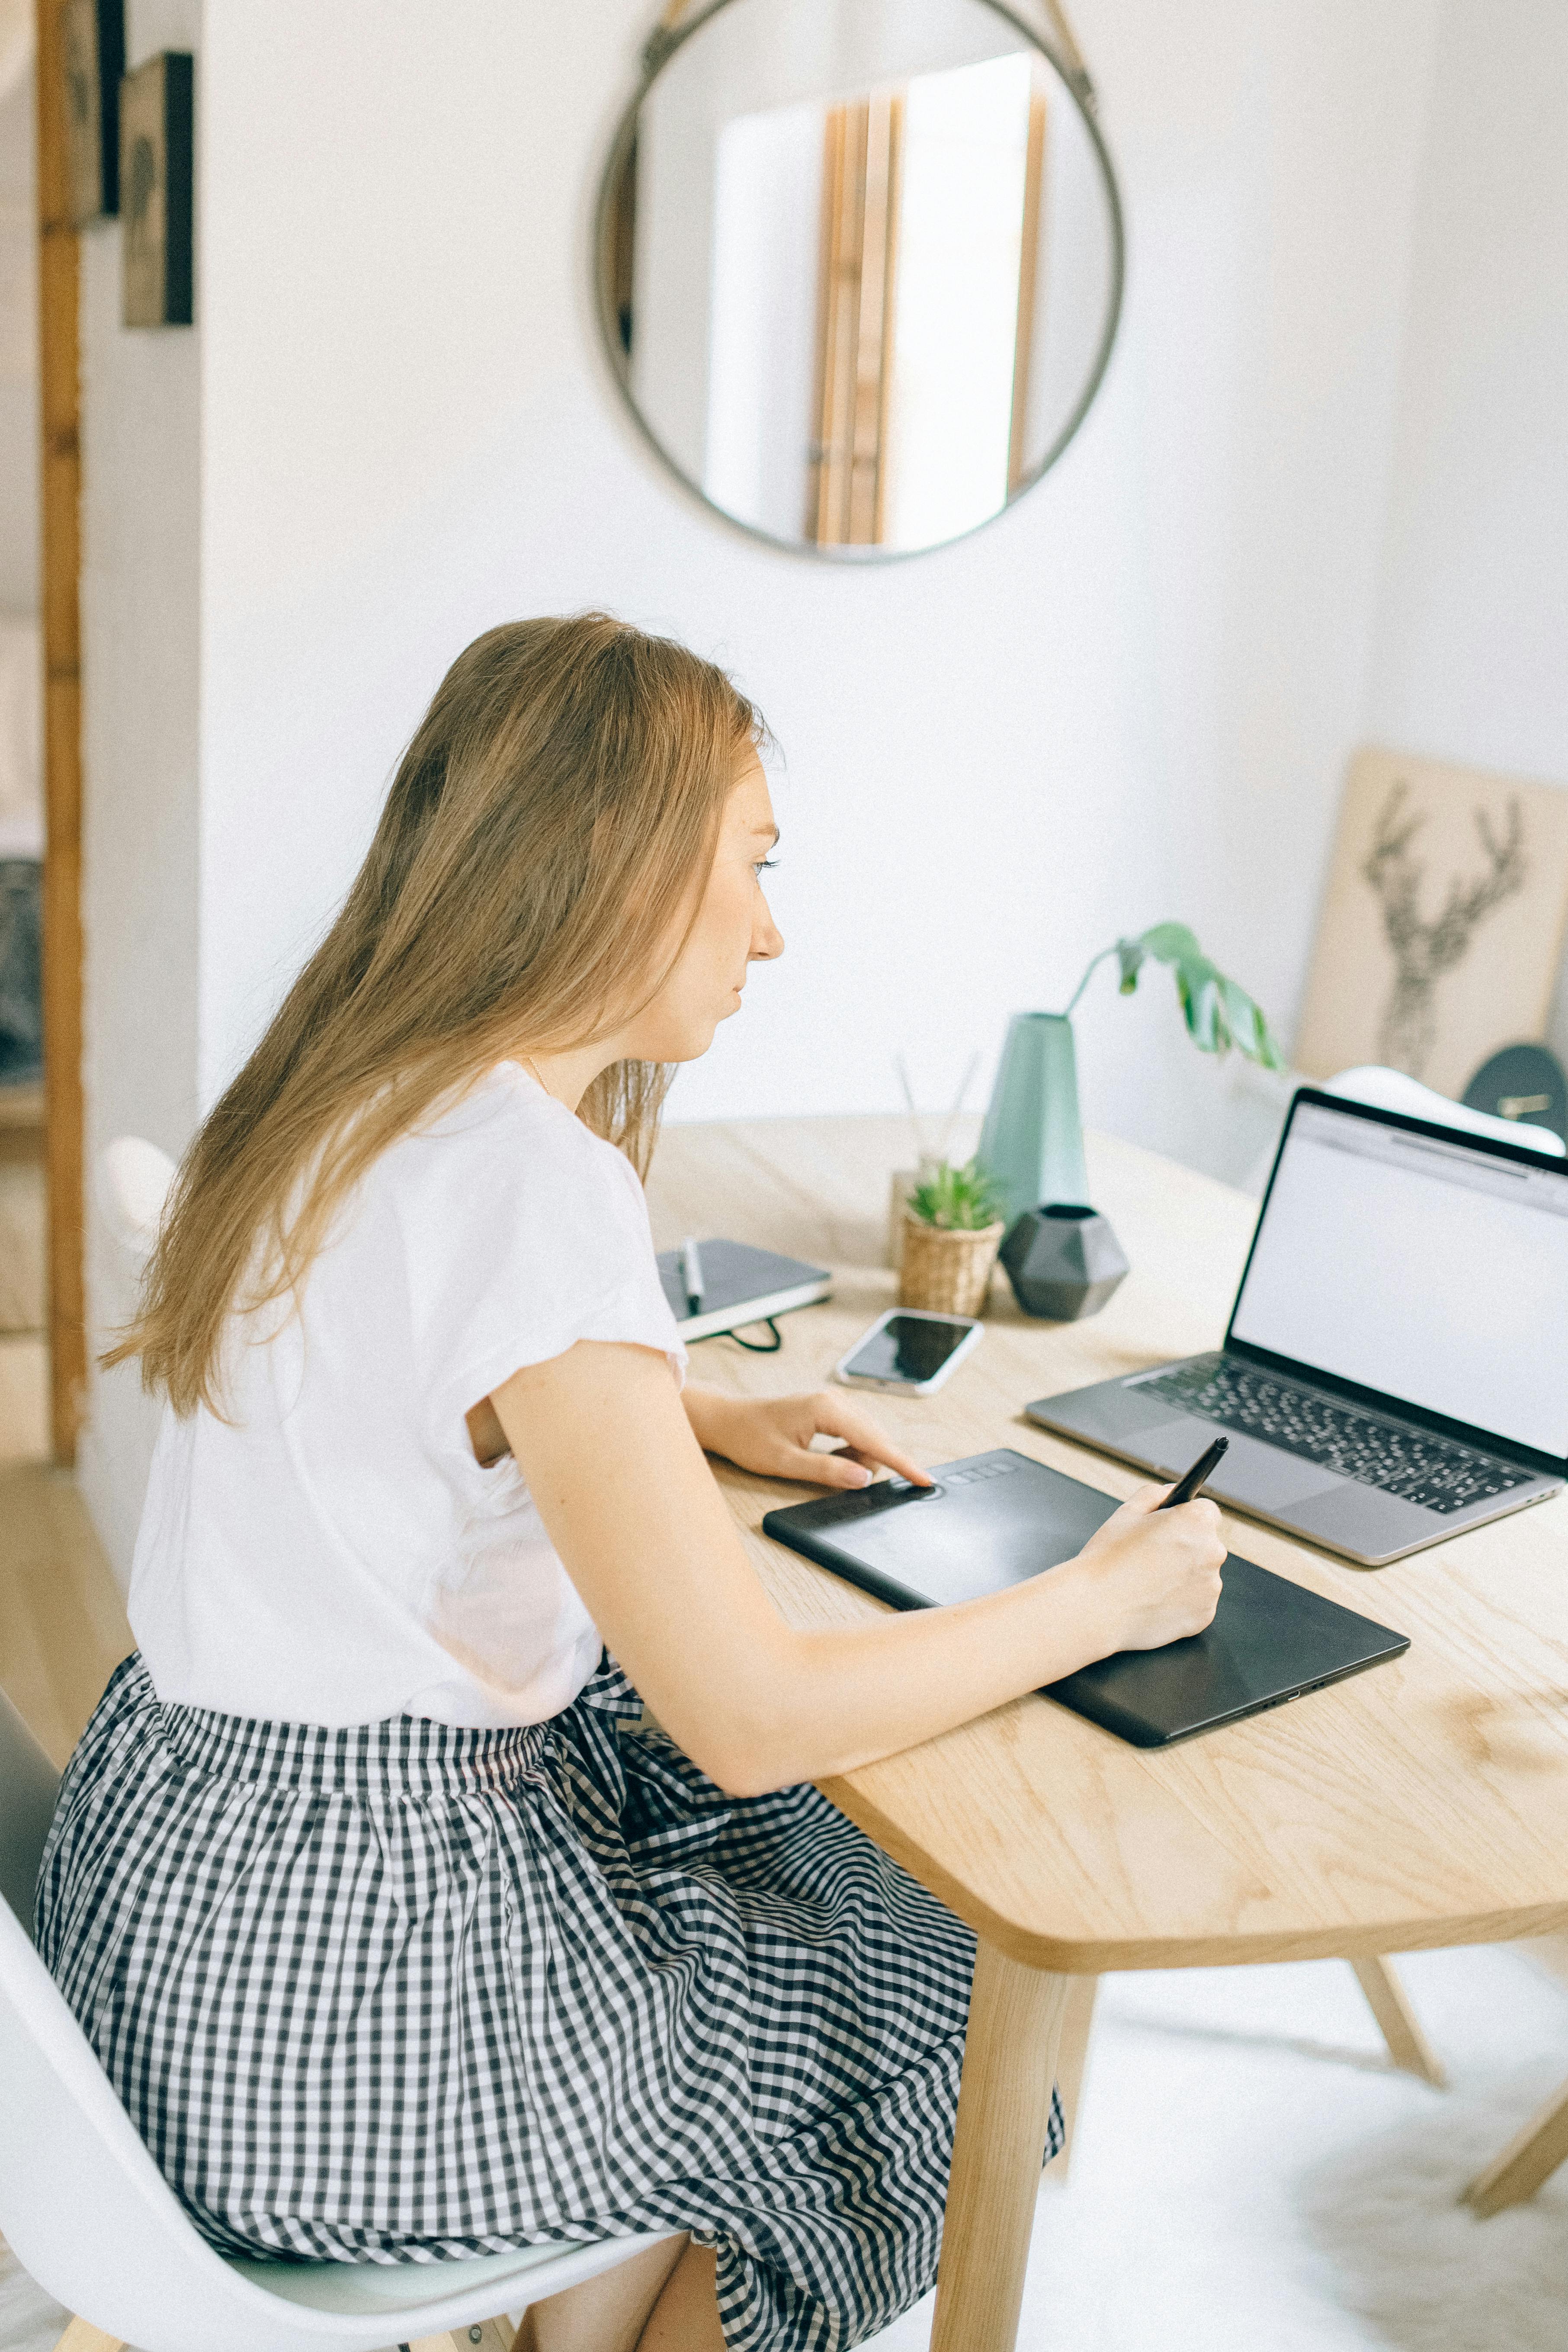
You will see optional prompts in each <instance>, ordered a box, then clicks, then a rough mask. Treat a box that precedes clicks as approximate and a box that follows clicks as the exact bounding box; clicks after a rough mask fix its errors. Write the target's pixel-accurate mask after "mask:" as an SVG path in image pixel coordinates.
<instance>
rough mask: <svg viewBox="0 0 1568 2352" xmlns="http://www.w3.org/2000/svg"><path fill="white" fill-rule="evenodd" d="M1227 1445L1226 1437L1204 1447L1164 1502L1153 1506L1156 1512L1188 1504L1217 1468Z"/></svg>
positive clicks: (1228, 1442) (1216, 1439)
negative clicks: (1180, 1504)
mask: <svg viewBox="0 0 1568 2352" xmlns="http://www.w3.org/2000/svg"><path fill="white" fill-rule="evenodd" d="M1229 1445H1230V1440H1229V1438H1228V1437H1216V1438H1215V1442H1214V1444H1212V1445H1205V1448H1204V1450H1203V1452H1202V1453H1201V1454H1199V1456H1198V1458H1197V1460H1196V1461H1195V1462H1194V1465H1193V1466H1192V1468H1191V1469H1190V1470H1189V1471H1188V1472H1187V1473H1186V1475H1185V1476H1184V1477H1181V1478H1178V1479H1177V1481H1176V1483H1175V1485H1174V1486H1173V1487H1172V1489H1171V1491H1170V1493H1169V1494H1168V1495H1167V1496H1166V1497H1165V1499H1164V1501H1163V1503H1157V1504H1156V1505H1155V1508H1156V1510H1161V1511H1173V1510H1174V1509H1175V1507H1176V1505H1177V1504H1178V1503H1190V1502H1191V1501H1192V1499H1193V1496H1194V1495H1195V1494H1197V1493H1198V1492H1199V1491H1200V1490H1201V1488H1202V1487H1203V1486H1204V1485H1205V1482H1206V1481H1207V1479H1208V1478H1209V1477H1210V1476H1211V1475H1212V1474H1213V1473H1214V1472H1215V1470H1217V1469H1218V1468H1219V1458H1220V1455H1221V1454H1224V1453H1226V1451H1227V1449H1228V1447H1229Z"/></svg>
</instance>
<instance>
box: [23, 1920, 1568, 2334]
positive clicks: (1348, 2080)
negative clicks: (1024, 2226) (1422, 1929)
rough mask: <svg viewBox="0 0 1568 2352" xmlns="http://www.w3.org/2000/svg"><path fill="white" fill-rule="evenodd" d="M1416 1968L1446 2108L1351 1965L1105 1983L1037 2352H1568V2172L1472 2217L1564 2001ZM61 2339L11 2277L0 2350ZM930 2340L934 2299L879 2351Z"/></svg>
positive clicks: (1485, 1963) (1041, 2296)
mask: <svg viewBox="0 0 1568 2352" xmlns="http://www.w3.org/2000/svg"><path fill="white" fill-rule="evenodd" d="M1400 1966H1401V1969H1402V1972H1403V1974H1404V1976H1405V1983H1406V1985H1407V1986H1408V1988H1409V1990H1410V1993H1411V1996H1412V1999H1413V2000H1414V2001H1415V2005H1416V2008H1417V2009H1418V2011H1420V2014H1421V2018H1422V2021H1423V2023H1424V2024H1425V2025H1426V2030H1427V2032H1428V2033H1429V2034H1430V2035H1431V2037H1432V2039H1433V2041H1434V2042H1436V2045H1437V2048H1438V2050H1439V2052H1440V2053H1441V2055H1442V2057H1443V2059H1444V2061H1445V2063H1447V2066H1448V2068H1449V2070H1450V2074H1451V2075H1452V2078H1453V2079H1452V2087H1451V2088H1450V2089H1449V2090H1447V2091H1444V2092H1437V2091H1432V2090H1429V2089H1427V2087H1426V2085H1425V2084H1421V2083H1417V2082H1415V2081H1413V2080H1411V2079H1410V2078H1409V2077H1408V2076H1406V2075H1401V2074H1394V2073H1392V2072H1391V2071H1390V2069H1389V2068H1388V2065H1387V2063H1386V2061H1385V2059H1384V2056H1383V2049H1382V2042H1381V2041H1380V2039H1379V2036H1378V2033H1377V2030H1376V2028H1375V2026H1373V2022H1372V2020H1371V2017H1370V2015H1369V2014H1368V2012H1367V2011H1366V2008H1365V2006H1364V2004H1363V2000H1362V1997H1361V1994H1360V1991H1359V1990H1358V1989H1357V1986H1356V1983H1355V1979H1354V1978H1353V1977H1352V1975H1351V1972H1350V1970H1349V1969H1348V1968H1345V1967H1343V1966H1342V1965H1340V1964H1338V1963H1334V1962H1329V1961H1321V1962H1315V1963H1312V1964H1310V1965H1305V1966H1292V1967H1287V1968H1272V1969H1226V1970H1219V1969H1214V1970H1209V1969H1204V1970H1193V1971H1188V1972H1184V1973H1182V1974H1179V1975H1169V1976H1146V1977H1123V1978H1121V1979H1113V1980H1111V1981H1110V1982H1108V1983H1107V1985H1106V1986H1105V1988H1104V1990H1103V1993H1102V1997H1101V2001H1100V2017H1099V2020H1098V2021H1097V2024H1096V2028H1095V2039H1094V2042H1093V2045H1092V2047H1091V2050H1090V2053H1089V2075H1088V2080H1087V2083H1086V2084H1085V2091H1084V2105H1083V2116H1082V2123H1081V2126H1080V2129H1079V2141H1078V2146H1077V2148H1076V2150H1075V2152H1074V2157H1073V2168H1072V2177H1071V2179H1070V2180H1069V2181H1068V2183H1067V2184H1066V2185H1065V2186H1064V2187H1059V2188H1058V2187H1054V2186H1051V2185H1049V2184H1047V2187H1046V2188H1045V2189H1044V2190H1043V2191H1042V2194H1041V2197H1040V2205H1039V2218H1038V2221H1037V2225H1036V2230H1035V2246H1034V2256H1033V2259H1032V2262H1031V2263H1030V2269H1029V2279H1028V2284H1027V2288H1026V2294H1025V2303H1024V2316H1023V2324H1022V2326H1021V2327H1020V2329H1019V2336H1018V2341H1019V2345H1020V2347H1023V2352H1362V2348H1363V2347H1383V2352H1564V2347H1568V2167H1564V2168H1563V2171H1562V2172H1561V2173H1559V2174H1558V2175H1557V2177H1556V2178H1555V2179H1553V2180H1552V2181H1550V2182H1549V2183H1548V2184H1547V2186H1546V2188H1545V2189H1543V2190H1542V2193H1541V2195H1540V2196H1539V2197H1538V2198H1537V2199H1536V2200H1534V2202H1533V2203H1532V2204H1531V2205H1529V2206H1526V2207H1521V2208H1519V2209H1517V2210H1514V2211H1512V2212H1509V2213H1502V2214H1500V2215H1499V2216H1498V2217H1497V2219H1496V2220H1494V2221H1476V2220H1475V2219H1474V2218H1473V2217H1472V2216H1471V2214H1470V2213H1469V2212H1468V2210H1465V2209H1464V2208H1462V2207H1460V2206H1458V2204H1457V2203H1456V2199H1457V2197H1458V2191H1459V2189H1461V2188H1462V2187H1463V2185H1464V2183H1465V2182H1466V2180H1467V2179H1469V2177H1470V2176H1471V2174H1473V2173H1474V2172H1476V2171H1477V2170H1479V2168H1480V2166H1481V2165H1482V2164H1483V2163H1484V2162H1485V2161H1486V2160H1487V2159H1488V2158H1489V2157H1491V2156H1493V2155H1495V2154H1496V2152H1497V2151H1498V2149H1499V2148H1500V2147H1502V2146H1503V2145H1504V2143H1505V2142H1506V2140H1507V2139H1508V2138H1509V2137H1510V2134H1511V2133H1512V2132H1513V2130H1514V2129H1515V2128H1516V2127H1517V2126H1518V2124H1519V2123H1520V2122H1521V2120H1522V2119H1523V2117H1524V2116H1526V2115H1527V2114H1528V2113H1529V2112H1530V2110H1531V2107H1532V2106H1534V2105H1538V2104H1539V2102H1540V2101H1541V2100H1542V2099H1543V2098H1544V2097H1545V2096H1546V2095H1547V2094H1548V2093H1549V2092H1550V2091H1551V2090H1552V2088H1554V2087H1555V2085H1556V2084H1559V2083H1560V2082H1562V2081H1563V2079H1564V2077H1568V1985H1565V1984H1563V1982H1562V1981H1561V1980H1559V1979H1556V1978H1554V1977H1552V1975H1551V1974H1550V1973H1548V1972H1547V1971H1546V1970H1545V1969H1543V1968H1542V1967H1541V1966H1540V1965H1539V1964H1538V1963H1537V1962H1536V1961H1535V1960H1534V1959H1533V1958H1528V1957H1526V1956H1525V1955H1524V1954H1522V1953H1521V1952H1520V1951H1518V1950H1516V1949H1512V1948H1491V1949H1482V1950H1473V1951H1460V1952H1436V1953H1428V1954H1425V1955H1418V1956H1416V1957H1415V1958H1409V1959H1406V1960H1404V1961H1402V1962H1401V1963H1400ZM3 2260H4V2257H3V2253H0V2263H3ZM59 2327H60V2319H59V2315H58V2312H57V2310H56V2309H55V2307H54V2306H53V2305H48V2304H47V2303H46V2302H45V2299H44V2298H43V2296H42V2295H41V2294H39V2292H38V2290H37V2288H36V2287H35V2286H34V2285H33V2284H32V2283H31V2281H30V2280H28V2279H26V2278H25V2277H23V2276H22V2275H21V2274H20V2273H16V2271H15V2270H14V2269H13V2271H12V2272H11V2274H10V2275H9V2276H8V2277H7V2276H5V2275H4V2274H3V2273H0V2352H49V2347H51V2346H52V2345H53V2344H54V2342H55V2340H56V2337H57V2336H58V2332H59ZM930 2329H931V2306H930V2305H929V2303H927V2304H922V2305H921V2306H920V2308H919V2309H918V2310H916V2311H913V2312H910V2314H909V2315H908V2316H907V2317H905V2318H904V2319H902V2320H900V2322H899V2324H898V2325H897V2326H894V2327H892V2328H889V2330H888V2331H887V2333H886V2334H885V2335H883V2336H879V2337H878V2338H877V2339H876V2342H877V2347H878V2352H925V2347H926V2344H927V2341H928V2338H929V2335H930Z"/></svg>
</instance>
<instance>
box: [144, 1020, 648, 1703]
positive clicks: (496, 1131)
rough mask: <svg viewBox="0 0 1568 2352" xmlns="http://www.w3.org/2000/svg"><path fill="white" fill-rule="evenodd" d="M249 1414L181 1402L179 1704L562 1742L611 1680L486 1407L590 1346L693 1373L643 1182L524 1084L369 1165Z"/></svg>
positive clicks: (245, 1333)
mask: <svg viewBox="0 0 1568 2352" xmlns="http://www.w3.org/2000/svg"><path fill="white" fill-rule="evenodd" d="M230 1328H231V1330H233V1331H236V1332H237V1337H236V1339H235V1340H234V1344H233V1345H232V1346H231V1347H230V1349H229V1351H228V1357H227V1365H228V1379H227V1390H226V1400H225V1402H226V1412H227V1414H228V1416H229V1417H228V1418H227V1419H226V1420H219V1419H218V1418H217V1417H216V1415H215V1414H212V1413H210V1412H205V1410H203V1409H200V1408H198V1410H197V1411H196V1412H194V1413H192V1414H191V1415H189V1417H188V1418H186V1419H185V1420H184V1421H182V1420H179V1419H177V1418H176V1417H175V1415H174V1412H173V1410H172V1409H167V1408H166V1409H165V1412H164V1415H163V1427H162V1429H161V1431H160V1433H159V1438H158V1445H157V1451H156V1453H155V1454H154V1456H153V1471H152V1476H151V1480H150V1482H149V1485H148V1490H147V1500H146V1505H145V1507H144V1509H143V1512H142V1527H141V1532H140V1534H139V1536H138V1538H137V1544H136V1557H135V1562H134V1565H133V1567H132V1576H131V1599H130V1615H131V1624H132V1631H133V1632H134V1633H135V1635H136V1639H137V1641H138V1643H140V1645H141V1649H142V1656H143V1658H144V1659H145V1661H146V1664H147V1669H148V1672H149V1673H150V1674H151V1675H152V1677H153V1687H154V1688H155V1690H156V1691H157V1693H158V1695H159V1696H160V1698H162V1699H163V1700H165V1701H167V1702H169V1703H171V1704H175V1705H185V1706H204V1707H216V1708H219V1709H220V1710H222V1711H223V1712H224V1713H226V1714H229V1715H243V1716H255V1717H262V1718H263V1719H266V1720H268V1721H275V1722H279V1721H281V1722H305V1723H326V1724H351V1723H370V1722H374V1721H377V1720H379V1719H380V1718H381V1717H385V1716H395V1715H402V1714H407V1715H416V1716H430V1717H435V1718H436V1719H437V1721H438V1722H442V1723H459V1724H474V1725H483V1726H492V1725H505V1724H522V1723H540V1722H543V1721H544V1720H545V1719H546V1718H547V1717H550V1716H552V1715H556V1714H558V1713H559V1712H560V1710H561V1709H562V1708H563V1707H564V1706H570V1705H571V1703H572V1701H573V1700H574V1698H575V1697H576V1696H577V1694H578V1692H579V1691H580V1690H581V1689H582V1687H583V1685H584V1683H585V1682H586V1681H587V1680H588V1678H589V1676H590V1675H592V1674H593V1672H594V1670H595V1666H596V1665H597V1664H598V1659H599V1650H600V1640H599V1635H598V1633H597V1632H596V1631H595V1626H594V1623H593V1621H592V1619H591V1618H590V1617H589V1614H588V1612H587V1611H586V1609H584V1605H583V1603H582V1601H581V1600H580V1599H579V1598H578V1596H577V1592H576V1591H575V1588H574V1586H573V1584H572V1582H571V1580H570V1579H569V1578H568V1576H567V1574H566V1571H565V1570H564V1569H563V1566H562V1564H561V1561H560V1559H559V1558H558V1556H557V1554H556V1552H555V1550H554V1549H553V1548H552V1544H551V1542H550V1539H549V1538H548V1536H547V1535H546V1534H545V1532H544V1528H543V1525H542V1522H541V1520H540V1517H539V1514H538V1512H537V1511H536V1510H535V1508H534V1507H533V1503H532V1500H531V1497H530V1496H529V1492H528V1489H527V1487H526V1486H524V1484H523V1481H522V1477H521V1473H520V1472H519V1470H518V1467H517V1465H516V1463H515V1462H514V1461H513V1460H512V1459H511V1456H510V1454H508V1455H507V1456H506V1457H505V1458H504V1459H503V1460H501V1461H500V1462H499V1463H497V1464H496V1465H494V1466H493V1467H492V1468H490V1469H488V1470H482V1469H481V1468H480V1467H479V1464H478V1463H477V1462H476V1460H475V1459H474V1454H473V1448H472V1445H471V1444H470V1442H469V1438H468V1429H467V1426H466V1425H465V1423H464V1418H463V1416H464V1414H465V1413H466V1412H468V1409H469V1407H470V1406H472V1405H475V1404H477V1403H478V1402H479V1400H480V1398H481V1397H485V1396H488V1395H489V1393H490V1391H491V1390H493V1389H495V1388H497V1387H499V1386H500V1383H501V1382H502V1381H504V1380H506V1379H507V1378H508V1377H509V1375H510V1373H512V1372H515V1371H517V1370H519V1369H520V1368H521V1366H522V1365H524V1364H536V1363H542V1362H545V1361H546V1360H548V1359H550V1358H551V1357H553V1356H559V1355H562V1354H563V1353H564V1352H565V1350H566V1349H568V1348H570V1347H571V1346H572V1345H573V1344H574V1341H576V1340H578V1339H609V1340H628V1341H632V1342H635V1343H637V1344H640V1345H642V1346H644V1347H647V1348H656V1349H661V1350H662V1351H663V1352H664V1353H665V1354H667V1355H668V1358H669V1360H670V1362H671V1364H672V1366H673V1367H674V1369H675V1370H676V1374H677V1377H678V1378H680V1377H684V1372H685V1364H686V1354H685V1350H684V1349H683V1348H682V1347H681V1345H680V1341H679V1335H678V1333H677V1331H676V1327H675V1318H674V1317H673V1316H672V1315H671V1313H670V1310H669V1307H668V1303H667V1302H666V1299H665V1297H664V1293H663V1290H662V1289H661V1288H660V1286H659V1279H658V1266H657V1265H656V1263H655V1260H654V1250H653V1241H652V1237H651V1234H650V1233H649V1230H648V1220H647V1205H646V1203H645V1202H644V1200H643V1194H642V1187H641V1185H640V1184H639V1183H638V1182H637V1175H636V1172H635V1171H634V1170H633V1169H632V1167H631V1165H630V1163H629V1161H627V1160H626V1159H625V1158H623V1156H622V1154H621V1153H620V1152H619V1151H617V1150H615V1149H614V1147H613V1146H612V1145H610V1144H607V1143H605V1142H603V1141H602V1140H601V1139H599V1138H598V1137H597V1136H595V1135H592V1134H591V1133H590V1132H589V1130H588V1129H586V1128H585V1127H584V1125H583V1124H582V1122H581V1121H580V1120H579V1119H578V1118H575V1117H574V1115H573V1113H572V1112H571V1111H569V1110H567V1109H566V1108H564V1106H563V1105H562V1104H561V1103H558V1102H556V1101H555V1100H554V1099H553V1097H551V1096H550V1095H547V1094H546V1093H545V1092H544V1090H543V1088H542V1087H540V1086H539V1085H538V1084H537V1083H536V1082H535V1080H534V1079H532V1078H531V1077H530V1076H528V1075H527V1074H526V1073H525V1072H524V1071H523V1070H522V1069H521V1067H519V1066H518V1065H517V1064H516V1063H513V1062H502V1063H500V1064H499V1065H498V1066H496V1068H494V1069H493V1070H491V1071H489V1073H488V1074H487V1075H486V1076H485V1077H484V1078H483V1079H482V1080H481V1081H480V1082H479V1085H478V1086H477V1087H474V1088H472V1089H471V1090H470V1092H469V1093H468V1095H467V1096H465V1097H464V1098H463V1100H462V1101H461V1103H460V1104H459V1105H458V1108H456V1109H454V1110H451V1111H449V1112H448V1113H447V1115H446V1116H445V1117H444V1118H440V1119H439V1120H437V1121H435V1122H433V1123H432V1124H431V1125H429V1126H427V1127H426V1128H425V1129H422V1130H420V1131H419V1132H418V1133H416V1134H412V1135H406V1136H404V1137H403V1138H402V1139H400V1140H399V1141H398V1142H396V1143H395V1144H394V1145H393V1146H392V1147H391V1149H390V1150H387V1151H385V1152H384V1153H383V1155H382V1157H381V1158H380V1159H379V1160H377V1161H376V1162H375V1163H374V1166H373V1167H372V1169H371V1171H370V1172H369V1174H368V1175H367V1176H366V1178H365V1179H364V1181H363V1184H362V1185H361V1187H360V1188H359V1190H358V1192H356V1193H355V1195H354V1197H353V1202H352V1203H351V1206H350V1208H349V1209H348V1210H347V1211H346V1212H345V1213H343V1214H342V1216H341V1217H340V1218H339V1221H338V1223H337V1226H336V1227H335V1229H334V1231H333V1234H332V1237H331V1240H330V1242H329V1244H328V1246H327V1247H326V1249H325V1250H323V1251H322V1253H321V1255H320V1256H319V1257H318V1258H317V1259H316V1261H315V1263H314V1265H312V1266H311V1268H310V1275H309V1276H308V1278H307V1281H306V1283H305V1286H304V1295H303V1297H302V1298H301V1299H300V1301H299V1304H298V1307H297V1308H294V1307H290V1308H289V1311H288V1312H283V1311H281V1310H280V1311H279V1313H278V1314H276V1315H275V1316H274V1317H273V1318H272V1321H271V1323H270V1325H269V1326H268V1329H269V1330H270V1333H271V1336H270V1337H264V1336H257V1335H255V1333H254V1326H252V1327H251V1328H250V1329H249V1330H247V1327H246V1326H245V1325H244V1324H243V1323H242V1322H241V1323H237V1325H234V1326H231V1327H230Z"/></svg>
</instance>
